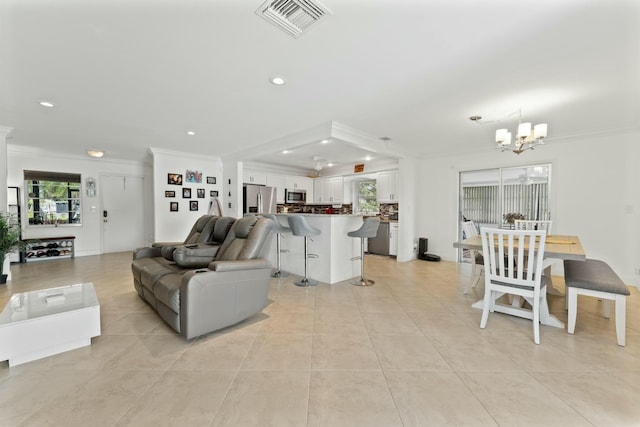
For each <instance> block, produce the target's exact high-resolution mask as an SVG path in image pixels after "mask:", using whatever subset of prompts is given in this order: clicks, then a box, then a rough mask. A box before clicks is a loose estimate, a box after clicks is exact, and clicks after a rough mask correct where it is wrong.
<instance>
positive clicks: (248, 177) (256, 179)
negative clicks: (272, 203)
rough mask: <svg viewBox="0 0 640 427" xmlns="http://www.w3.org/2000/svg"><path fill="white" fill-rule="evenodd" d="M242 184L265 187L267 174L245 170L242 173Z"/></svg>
mask: <svg viewBox="0 0 640 427" xmlns="http://www.w3.org/2000/svg"><path fill="white" fill-rule="evenodd" d="M242 182H244V183H245V184H256V185H267V174H266V173H264V172H258V171H254V170H250V169H245V170H244V171H243V172H242ZM283 199H284V197H283Z"/></svg>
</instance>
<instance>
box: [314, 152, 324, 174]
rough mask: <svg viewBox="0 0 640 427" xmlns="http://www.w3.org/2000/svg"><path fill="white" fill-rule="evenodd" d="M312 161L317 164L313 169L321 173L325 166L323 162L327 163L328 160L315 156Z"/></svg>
mask: <svg viewBox="0 0 640 427" xmlns="http://www.w3.org/2000/svg"><path fill="white" fill-rule="evenodd" d="M311 160H313V162H314V163H315V165H314V166H313V168H314V169H315V170H316V171H318V172H320V171H321V170H322V168H323V167H324V165H323V164H322V162H326V159H323V158H322V157H320V156H318V155H315V156H313V157H312V158H311Z"/></svg>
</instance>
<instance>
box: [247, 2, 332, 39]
mask: <svg viewBox="0 0 640 427" xmlns="http://www.w3.org/2000/svg"><path fill="white" fill-rule="evenodd" d="M256 14H257V15H258V16H262V17H263V18H264V19H266V20H267V21H269V22H271V23H272V24H274V25H275V26H276V27H278V28H280V29H281V30H282V31H284V32H285V33H287V34H289V35H290V36H292V37H293V38H296V39H297V38H298V37H300V36H301V35H302V33H303V32H305V31H306V30H308V29H309V27H311V26H312V25H313V24H315V23H316V22H319V21H320V20H322V19H323V18H324V17H326V16H327V15H329V14H331V11H330V10H329V9H327V8H326V7H325V6H324V5H322V4H321V3H320V2H319V1H317V0H314V1H310V0H267V1H266V2H264V3H263V4H262V5H261V6H260V7H259V8H258V10H256Z"/></svg>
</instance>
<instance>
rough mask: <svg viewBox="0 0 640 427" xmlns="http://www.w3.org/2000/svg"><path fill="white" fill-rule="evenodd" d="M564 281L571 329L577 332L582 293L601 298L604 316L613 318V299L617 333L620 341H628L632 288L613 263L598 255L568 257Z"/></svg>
mask: <svg viewBox="0 0 640 427" xmlns="http://www.w3.org/2000/svg"><path fill="white" fill-rule="evenodd" d="M564 281H565V285H566V289H567V303H568V310H569V313H568V325H567V332H569V333H570V334H573V332H574V331H575V327H576V314H577V311H578V295H586V296H590V297H596V298H601V299H602V300H603V303H604V317H605V318H606V319H608V318H609V314H610V309H609V301H615V303H616V335H617V338H618V345H620V346H624V345H625V323H626V310H627V309H626V302H627V301H626V297H627V295H629V289H628V288H627V286H626V285H625V284H624V282H623V281H622V280H621V279H620V277H618V275H617V274H616V273H615V272H614V271H613V270H612V269H611V267H609V265H608V264H607V263H606V262H604V261H600V260H597V259H588V260H586V261H574V260H565V261H564Z"/></svg>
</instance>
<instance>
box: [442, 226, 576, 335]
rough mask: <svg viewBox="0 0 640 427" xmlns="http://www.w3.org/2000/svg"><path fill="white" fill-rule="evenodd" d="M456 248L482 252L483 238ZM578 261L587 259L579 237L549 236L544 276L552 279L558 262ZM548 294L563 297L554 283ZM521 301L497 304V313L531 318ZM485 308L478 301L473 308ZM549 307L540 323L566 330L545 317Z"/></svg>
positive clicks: (557, 320)
mask: <svg viewBox="0 0 640 427" xmlns="http://www.w3.org/2000/svg"><path fill="white" fill-rule="evenodd" d="M453 247H454V248H458V249H469V250H475V251H482V238H481V236H479V235H478V236H473V237H470V238H468V239H465V240H460V241H458V242H454V243H453ZM565 259H570V260H577V261H584V260H586V259H587V257H586V255H585V253H584V248H583V247H582V244H581V243H580V239H579V238H578V236H561V235H548V236H547V238H546V241H545V246H544V260H543V262H542V267H543V269H544V270H545V272H544V274H545V275H546V276H548V277H549V278H551V272H550V269H551V265H552V264H553V263H554V262H557V261H558V260H565ZM547 293H549V294H553V295H562V293H561V292H560V291H558V290H557V289H556V288H554V287H553V282H551V284H550V285H548V286H547ZM520 305H521V301H520V300H519V299H518V298H514V299H513V301H512V303H511V305H504V304H496V306H495V311H497V312H501V313H506V314H511V315H515V316H520V317H526V318H531V314H530V313H531V311H528V310H522V309H521V308H520ZM483 306H484V300H482V299H481V300H479V301H476V302H475V303H474V304H473V305H472V307H474V308H479V309H482V308H483ZM548 312H549V310H548V307H547V308H546V309H545V310H541V313H540V314H541V316H540V323H541V324H543V325H548V326H554V327H556V328H564V323H563V322H561V321H560V320H559V319H558V318H557V317H555V316H554V315H552V314H548V315H543V313H548Z"/></svg>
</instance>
